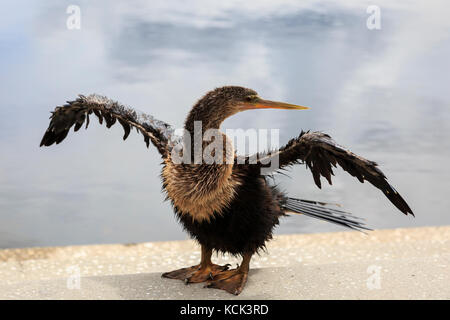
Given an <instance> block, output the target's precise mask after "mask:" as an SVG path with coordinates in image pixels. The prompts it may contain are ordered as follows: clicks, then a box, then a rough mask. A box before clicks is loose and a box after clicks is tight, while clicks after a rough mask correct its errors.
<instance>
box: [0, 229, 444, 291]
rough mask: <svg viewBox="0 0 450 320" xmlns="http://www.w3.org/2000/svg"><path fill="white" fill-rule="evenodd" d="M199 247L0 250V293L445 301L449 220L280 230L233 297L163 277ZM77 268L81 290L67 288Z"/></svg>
mask: <svg viewBox="0 0 450 320" xmlns="http://www.w3.org/2000/svg"><path fill="white" fill-rule="evenodd" d="M198 250H199V249H198V247H197V246H196V245H195V243H193V242H192V241H174V242H159V243H142V244H132V245H92V246H70V247H54V248H28V249H7V250H0V299H450V269H449V267H450V227H427V228H417V229H395V230H379V231H374V232H371V233H369V235H364V234H361V233H357V232H338V233H323V234H308V235H289V236H278V237H276V238H275V239H274V241H272V242H270V243H269V245H268V251H269V255H267V254H262V255H261V256H260V257H255V259H254V260H253V261H252V265H251V267H252V268H253V269H252V270H251V273H250V277H249V281H248V284H247V287H246V289H245V290H244V291H243V293H242V294H241V295H239V296H238V297H234V296H232V295H230V294H228V293H226V292H223V291H220V290H215V289H205V288H203V285H202V284H195V285H188V286H186V285H184V284H183V283H182V282H181V281H176V280H169V279H162V278H161V272H163V271H168V270H172V269H176V268H180V267H185V266H188V265H193V264H196V263H198V260H199V256H200V254H199V252H198ZM215 261H217V262H219V263H235V262H237V261H238V260H236V259H233V258H232V257H228V256H225V257H216V258H215ZM74 270H75V273H74ZM77 270H78V271H79V274H80V275H81V278H80V280H79V284H80V288H79V289H76V288H75V289H69V288H68V287H71V285H70V283H72V284H73V282H70V281H72V280H73V277H74V276H76V274H77ZM71 279H72V280H71ZM68 282H69V286H68Z"/></svg>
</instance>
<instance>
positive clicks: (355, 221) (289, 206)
mask: <svg viewBox="0 0 450 320" xmlns="http://www.w3.org/2000/svg"><path fill="white" fill-rule="evenodd" d="M283 207H284V208H285V209H286V210H287V211H290V212H293V213H299V214H304V215H306V216H309V217H313V218H317V219H321V220H324V221H328V222H331V223H334V224H338V225H341V226H344V227H347V228H350V229H353V230H357V231H363V230H372V229H370V228H368V227H366V226H365V224H364V223H363V222H362V221H363V220H364V219H362V218H359V217H355V216H353V215H352V214H350V213H348V212H345V211H342V210H337V209H331V208H328V207H326V206H325V205H323V204H322V203H320V202H315V201H310V200H301V199H295V198H287V199H286V201H285V203H284V204H283Z"/></svg>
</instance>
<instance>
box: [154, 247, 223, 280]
mask: <svg viewBox="0 0 450 320" xmlns="http://www.w3.org/2000/svg"><path fill="white" fill-rule="evenodd" d="M211 255H212V250H211V249H207V248H205V247H204V246H202V257H201V261H200V264H197V265H195V266H192V267H188V268H182V269H178V270H174V271H171V272H166V273H163V274H162V276H163V277H164V278H169V279H179V280H183V281H184V282H185V283H186V284H189V283H199V282H205V281H207V280H209V279H213V278H214V276H215V275H216V274H218V273H220V272H222V271H225V270H228V266H229V264H226V265H224V266H220V265H217V264H214V263H212V262H211Z"/></svg>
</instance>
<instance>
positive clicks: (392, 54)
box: [0, 0, 450, 248]
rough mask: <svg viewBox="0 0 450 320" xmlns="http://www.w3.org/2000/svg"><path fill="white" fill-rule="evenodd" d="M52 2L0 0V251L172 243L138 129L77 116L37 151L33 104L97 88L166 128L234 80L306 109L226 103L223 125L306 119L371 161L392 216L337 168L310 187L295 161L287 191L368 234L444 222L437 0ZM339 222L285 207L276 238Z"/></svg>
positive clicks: (446, 178)
mask: <svg viewBox="0 0 450 320" xmlns="http://www.w3.org/2000/svg"><path fill="white" fill-rule="evenodd" d="M70 4H71V3H70V2H65V1H62V2H61V1H46V2H45V4H43V3H42V2H40V1H6V2H2V5H1V6H0V11H1V13H2V14H1V17H2V19H0V26H1V28H0V65H1V76H0V92H1V97H2V99H1V103H0V150H1V157H0V247H1V248H8V247H27V246H50V245H70V244H89V243H118V242H125V243H130V242H141V241H160V240H176V239H186V238H187V236H186V234H185V233H184V232H183V231H182V228H181V226H180V225H179V224H178V223H177V222H176V220H175V219H174V216H173V213H172V210H171V207H170V204H169V203H168V202H164V201H163V200H164V196H163V194H162V193H161V183H160V179H159V177H158V175H159V173H160V165H159V163H160V159H159V156H158V154H157V151H156V150H155V149H154V148H152V147H151V148H150V149H146V148H145V144H144V142H143V139H142V136H138V135H137V134H136V133H134V134H132V135H131V136H130V137H129V138H128V140H127V141H126V142H123V141H122V129H121V128H120V126H115V127H113V128H112V129H110V130H107V129H105V127H104V126H103V127H102V126H100V125H99V124H98V123H94V122H93V123H92V124H91V126H90V128H89V129H88V130H80V132H79V133H76V134H73V133H71V134H70V136H69V137H68V138H67V139H66V140H65V141H64V142H63V143H62V144H60V145H58V146H53V147H51V148H39V147H38V145H39V142H40V139H41V137H42V135H43V133H44V132H45V129H46V128H47V126H48V117H49V115H50V114H49V111H51V110H53V108H54V107H55V106H56V105H60V104H62V103H64V102H65V101H66V100H71V99H73V98H75V97H76V95H77V94H89V93H99V94H103V95H107V96H108V97H110V98H112V99H115V100H118V101H121V102H123V103H125V104H128V105H130V106H133V107H136V108H138V109H140V110H142V111H144V112H147V113H149V114H151V115H153V116H155V117H157V118H159V119H161V120H164V121H166V122H168V123H170V124H172V125H174V126H175V127H181V126H182V125H183V121H184V118H185V115H186V113H187V112H188V110H189V109H190V107H191V106H192V105H193V103H195V101H196V100H197V99H198V98H200V97H201V96H202V95H203V94H204V93H206V92H207V91H208V90H210V89H213V88H215V87H218V86H222V85H226V84H227V85H228V84H233V85H242V86H246V87H250V88H253V89H255V90H256V91H257V92H258V93H259V94H260V96H262V97H264V98H267V99H272V100H279V101H286V102H291V103H295V104H301V105H306V106H309V107H311V110H308V111H287V110H285V111H279V110H258V111H247V112H243V113H240V114H238V115H236V116H233V117H232V118H229V119H227V120H226V121H225V123H224V125H223V128H243V129H248V128H267V129H280V142H281V143H286V142H287V141H288V140H289V138H291V137H293V136H295V135H298V133H299V132H300V131H301V130H302V129H304V130H307V129H312V130H321V131H325V132H327V133H329V134H330V135H332V136H333V137H334V138H335V140H336V141H338V142H339V143H340V144H342V145H344V146H347V147H349V148H350V149H351V150H352V151H354V152H355V153H358V154H360V155H362V156H364V157H366V158H369V159H371V160H374V161H377V162H378V163H379V164H380V167H381V169H382V170H383V171H384V172H385V173H386V175H387V176H388V177H389V181H390V183H391V184H393V185H394V186H395V187H396V188H397V190H398V191H399V192H400V193H401V194H402V195H403V196H404V198H405V199H406V200H407V201H408V203H409V204H410V206H411V208H412V209H413V211H414V213H415V214H416V218H412V217H405V216H403V215H402V214H401V213H400V212H399V211H397V209H396V208H395V207H394V206H393V205H391V203H390V202H389V201H388V200H387V199H385V198H384V196H383V194H382V193H381V192H379V191H378V190H377V189H375V188H373V187H372V186H371V185H369V184H368V183H365V184H361V183H359V182H358V181H357V180H355V179H354V178H353V177H351V176H349V175H348V174H346V173H345V172H343V171H342V170H341V169H338V170H336V176H335V177H334V182H333V186H328V185H324V186H323V188H322V190H319V189H318V188H317V187H316V186H315V185H314V183H313V179H312V176H311V174H310V172H309V171H307V170H306V169H305V167H304V166H300V165H299V166H296V167H294V168H293V169H292V170H290V171H289V176H290V177H285V176H277V182H278V184H279V185H280V187H281V188H282V189H283V190H286V191H288V192H289V193H290V194H291V195H292V196H296V197H301V198H305V199H316V200H323V201H329V202H336V203H340V204H341V205H342V206H343V208H344V209H345V210H347V211H350V212H353V213H355V214H356V215H358V216H360V217H363V218H365V219H366V220H367V224H368V225H369V226H371V227H372V228H375V229H380V228H396V227H418V226H429V225H448V224H450V212H449V208H450V196H449V190H450V170H449V168H448V165H449V163H450V139H449V136H450V90H449V83H450V62H449V57H450V41H449V40H450V19H448V10H445V8H448V4H447V3H446V2H444V1H431V2H424V1H408V2H404V3H403V4H399V3H397V4H393V3H391V1H377V4H378V5H379V7H380V10H381V11H380V12H381V16H380V17H381V20H380V21H381V29H379V30H369V29H368V28H367V26H366V20H367V19H368V17H369V16H370V14H368V13H367V12H366V9H367V6H368V5H370V4H371V3H370V2H365V1H345V4H343V3H342V4H339V3H333V2H329V1H306V2H305V1H298V2H295V1H286V2H277V3H275V2H274V1H245V2H244V3H238V2H235V1H229V2H227V3H226V4H225V3H221V2H220V3H219V2H217V3H212V2H211V1H206V0H202V1H189V3H188V2H185V1H170V2H169V1H136V2H132V1H127V2H123V3H119V2H118V1H96V2H95V3H93V2H92V1H78V3H77V4H78V5H79V7H80V9H81V25H80V26H81V29H79V30H77V29H74V30H69V29H68V28H67V27H66V20H67V18H68V17H69V14H67V13H66V9H67V6H68V5H70ZM338 230H343V229H341V228H340V227H337V226H334V225H331V224H328V223H324V222H320V221H315V220H313V219H310V218H307V217H302V216H295V217H289V218H286V219H283V221H282V224H281V225H280V226H279V227H278V228H277V233H279V234H280V233H310V232H325V231H338Z"/></svg>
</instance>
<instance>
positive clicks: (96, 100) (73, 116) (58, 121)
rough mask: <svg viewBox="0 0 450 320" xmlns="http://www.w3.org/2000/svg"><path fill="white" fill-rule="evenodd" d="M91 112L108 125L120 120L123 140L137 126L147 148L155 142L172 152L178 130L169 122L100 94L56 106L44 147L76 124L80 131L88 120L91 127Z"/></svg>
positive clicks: (164, 153) (61, 136)
mask: <svg viewBox="0 0 450 320" xmlns="http://www.w3.org/2000/svg"><path fill="white" fill-rule="evenodd" d="M91 114H95V115H96V116H97V118H98V120H99V122H100V124H102V123H103V120H104V121H105V122H106V127H107V128H110V127H111V126H112V125H114V124H115V123H116V122H119V123H120V124H121V125H122V127H123V129H124V132H125V133H124V136H123V140H125V139H126V138H127V137H128V135H129V134H130V131H131V129H132V128H133V127H134V128H136V130H137V131H138V132H140V133H142V134H143V136H144V141H145V143H146V144H147V147H148V146H149V144H150V141H151V142H152V143H153V145H155V147H156V148H157V149H158V151H159V152H160V154H161V155H162V156H165V155H166V154H167V152H169V151H170V147H171V139H172V137H173V132H174V130H173V129H172V128H171V127H170V126H169V125H168V124H167V123H165V122H162V121H160V120H157V119H155V118H153V117H152V116H149V115H146V114H144V113H141V112H138V111H135V110H133V109H132V108H129V107H126V106H124V105H122V104H120V103H119V102H116V101H113V100H110V99H108V98H107V97H104V96H100V95H96V94H91V95H89V96H87V97H86V96H83V95H80V96H79V97H78V98H77V99H76V100H74V101H67V104H65V105H64V106H61V107H56V109H55V110H54V111H53V112H52V115H51V117H50V119H51V121H50V125H49V127H48V129H47V131H46V132H45V134H44V137H43V138H42V141H41V144H40V146H41V147H42V146H50V145H52V144H54V143H56V144H58V143H60V142H61V141H63V140H64V139H65V138H66V137H67V134H68V133H69V131H70V129H71V128H72V127H74V131H75V132H76V131H78V130H79V129H80V128H81V127H82V126H83V124H84V123H85V124H86V129H87V127H88V125H89V116H90V115H91Z"/></svg>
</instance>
